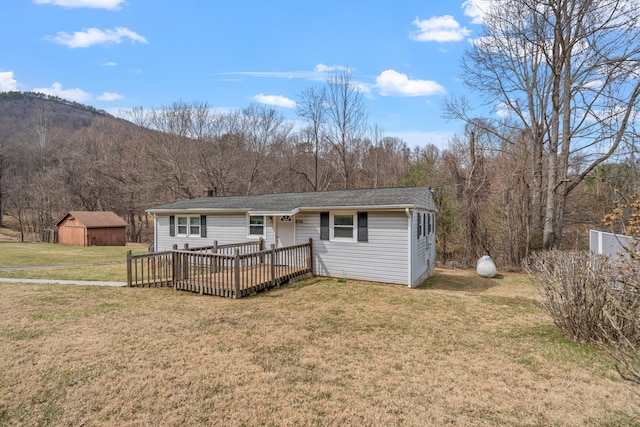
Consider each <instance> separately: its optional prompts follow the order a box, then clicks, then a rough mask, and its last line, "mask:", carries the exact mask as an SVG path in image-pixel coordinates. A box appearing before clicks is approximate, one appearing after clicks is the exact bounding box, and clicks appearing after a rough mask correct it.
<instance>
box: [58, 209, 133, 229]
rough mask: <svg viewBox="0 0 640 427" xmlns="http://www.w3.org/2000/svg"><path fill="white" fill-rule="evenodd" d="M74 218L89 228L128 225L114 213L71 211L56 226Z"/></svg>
mask: <svg viewBox="0 0 640 427" xmlns="http://www.w3.org/2000/svg"><path fill="white" fill-rule="evenodd" d="M69 216H72V217H74V218H75V219H77V220H78V221H80V222H81V223H82V224H84V226H85V227H87V228H111V227H126V226H127V225H128V224H127V222H126V221H125V220H123V219H122V218H120V217H119V216H118V215H116V214H115V213H113V212H91V211H69V213H68V214H66V215H65V216H64V217H62V219H61V220H60V221H58V223H57V224H56V226H58V225H60V223H61V222H62V221H64V220H65V219H66V218H67V217H69Z"/></svg>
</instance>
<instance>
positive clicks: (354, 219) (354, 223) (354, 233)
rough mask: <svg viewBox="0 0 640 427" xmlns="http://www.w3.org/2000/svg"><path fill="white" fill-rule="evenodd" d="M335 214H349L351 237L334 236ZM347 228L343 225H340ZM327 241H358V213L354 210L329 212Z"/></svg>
mask: <svg viewBox="0 0 640 427" xmlns="http://www.w3.org/2000/svg"><path fill="white" fill-rule="evenodd" d="M336 216H350V217H351V237H336V236H335V227H336V225H335V217H336ZM338 227H343V228H348V227H345V226H340V225H338ZM329 241H331V242H357V241H358V213H357V212H356V211H336V212H330V213H329Z"/></svg>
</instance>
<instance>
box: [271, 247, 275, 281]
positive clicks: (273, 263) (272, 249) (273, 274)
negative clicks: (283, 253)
mask: <svg viewBox="0 0 640 427" xmlns="http://www.w3.org/2000/svg"><path fill="white" fill-rule="evenodd" d="M275 285H276V245H275V244H274V243H272V244H271V286H272V287H273V286H275Z"/></svg>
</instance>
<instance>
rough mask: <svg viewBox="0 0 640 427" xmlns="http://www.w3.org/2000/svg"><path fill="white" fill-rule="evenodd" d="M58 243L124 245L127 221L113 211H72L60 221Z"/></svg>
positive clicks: (58, 224)
mask: <svg viewBox="0 0 640 427" xmlns="http://www.w3.org/2000/svg"><path fill="white" fill-rule="evenodd" d="M56 226H57V227H58V243H62V244H66V245H76V246H124V245H126V243H127V222H126V221H125V220H123V219H122V218H120V217H119V216H118V215H116V214H115V213H113V212H90V211H70V212H69V213H68V214H66V215H65V216H64V217H63V218H62V219H61V220H60V221H58V223H57V224H56Z"/></svg>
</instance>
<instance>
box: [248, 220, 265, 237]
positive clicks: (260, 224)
mask: <svg viewBox="0 0 640 427" xmlns="http://www.w3.org/2000/svg"><path fill="white" fill-rule="evenodd" d="M264 222H265V221H264V215H260V216H249V237H252V236H255V237H263V236H264Z"/></svg>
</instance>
